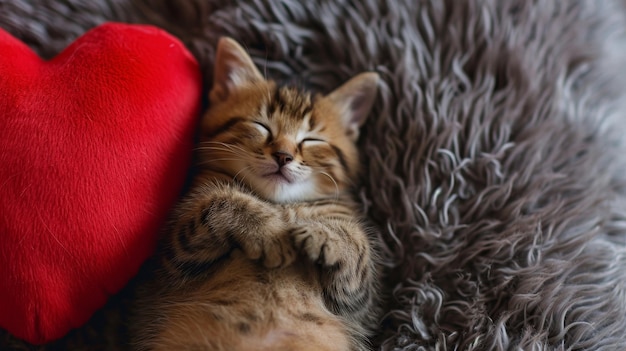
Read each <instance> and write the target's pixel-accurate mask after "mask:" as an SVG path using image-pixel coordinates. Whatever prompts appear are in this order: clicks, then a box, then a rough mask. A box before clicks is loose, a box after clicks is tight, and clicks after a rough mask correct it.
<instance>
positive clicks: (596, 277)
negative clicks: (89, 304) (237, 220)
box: [0, 0, 626, 350]
mask: <svg viewBox="0 0 626 351" xmlns="http://www.w3.org/2000/svg"><path fill="white" fill-rule="evenodd" d="M109 20H114V21H124V22H133V23H151V24H154V25H157V26H160V27H162V28H165V29H166V30H168V31H170V32H171V33H173V34H174V35H176V36H178V37H179V38H181V40H182V41H183V42H184V43H185V44H186V45H187V46H188V48H190V50H191V51H192V52H193V53H194V55H195V56H196V57H197V59H198V60H199V62H200V63H201V65H202V67H203V71H204V72H205V78H206V80H207V82H210V80H211V69H210V68H211V65H212V60H213V56H214V51H215V47H214V45H215V43H216V41H217V39H218V38H219V37H220V36H223V35H229V36H232V37H233V38H235V39H237V40H238V41H240V42H242V43H244V44H245V45H246V46H247V48H249V49H250V51H251V53H252V56H253V57H254V59H255V61H256V63H257V64H258V65H260V66H262V67H266V69H267V72H268V75H269V76H271V77H274V78H277V79H281V80H282V79H289V80H297V81H300V82H304V83H306V84H308V85H310V86H312V87H313V88H314V89H317V90H320V91H329V90H330V89H332V88H334V87H336V86H337V85H338V84H339V83H340V82H342V81H344V80H346V79H347V78H348V77H350V76H352V75H354V74H356V73H358V72H361V71H364V70H376V71H378V72H380V74H381V76H382V77H383V83H382V84H381V89H380V90H381V93H380V94H379V97H378V100H377V101H376V104H375V109H374V113H373V115H372V117H371V119H370V120H369V121H368V124H367V125H366V128H365V132H364V134H363V135H362V138H361V140H360V146H361V149H362V151H363V154H364V155H365V156H366V157H364V162H365V163H366V170H367V172H366V175H365V176H364V177H363V179H362V187H361V190H360V198H361V200H362V204H363V207H364V209H365V210H366V211H367V213H368V215H369V217H370V218H371V219H372V220H373V221H374V222H375V223H377V224H378V225H379V226H380V228H381V230H382V239H383V241H384V242H385V247H384V251H385V254H386V256H387V262H386V263H387V266H386V275H385V277H384V285H385V287H386V288H387V300H386V302H385V304H386V306H385V311H386V314H385V316H384V317H383V318H382V320H381V324H380V328H379V331H378V333H377V336H376V338H375V339H374V340H372V342H373V344H374V346H375V348H376V349H380V350H522V349H523V350H625V349H626V167H625V165H626V152H625V149H624V142H623V141H624V137H623V135H624V127H625V126H626V121H625V120H624V117H626V109H625V107H626V106H625V105H624V92H626V89H625V88H626V87H625V85H626V84H624V83H626V77H625V72H626V70H625V69H624V68H623V66H624V65H625V64H626V50H625V49H626V41H625V39H626V37H625V36H624V34H625V33H626V32H625V30H626V11H625V5H624V4H623V3H622V2H621V0H599V1H596V0H586V1H585V0H568V1H555V0H378V1H377V0H316V1H313V0H310V1H309V0H307V1H300V0H282V1H279V0H276V1H271V0H242V1H229V0H187V1H170V0H94V1H83V0H41V1H29V0H0V27H2V28H4V29H6V30H8V31H10V32H11V33H13V34H14V35H16V36H17V37H19V38H21V39H22V40H24V41H25V42H26V43H27V44H29V45H30V46H31V47H33V48H34V49H35V50H36V51H37V52H39V53H40V54H41V55H42V56H44V57H51V56H53V55H55V54H56V53H58V52H59V51H60V50H62V49H63V48H64V47H65V46H66V45H67V44H68V43H70V42H71V41H72V40H74V39H75V38H76V37H78V36H79V35H81V34H82V33H84V32H85V31H86V30H87V29H89V28H91V27H93V26H95V25H97V24H100V23H102V22H104V21H109ZM0 54H2V53H0ZM129 290H131V289H130V288H129V289H127V290H125V291H123V292H122V293H121V294H119V295H118V296H115V297H114V298H112V300H111V302H110V303H109V304H108V305H107V307H106V308H105V309H104V310H103V311H100V312H98V313H97V314H96V316H95V317H94V318H93V320H92V321H90V322H89V324H88V325H87V326H85V327H84V328H81V329H78V330H76V331H75V332H72V333H71V334H70V335H69V336H68V337H67V338H65V339H63V340H61V341H59V342H57V343H55V344H53V345H47V346H44V347H41V348H39V347H37V348H35V347H31V346H29V345H26V344H23V343H21V342H20V341H18V340H15V339H13V338H12V337H10V336H9V335H6V333H2V334H0V349H3V350H5V349H15V350H18V349H23V350H30V349H54V350H57V349H85V350H122V349H124V338H125V336H124V330H125V327H124V320H125V319H124V310H125V309H124V308H123V307H124V306H125V305H127V304H128V303H132V299H131V298H129V297H127V296H126V295H131V294H130V293H128V291H129ZM125 294H126V295H125ZM120 306H121V307H122V308H119V307H120ZM111 311H115V312H111Z"/></svg>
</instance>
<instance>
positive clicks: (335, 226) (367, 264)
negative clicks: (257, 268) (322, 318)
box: [292, 219, 378, 327]
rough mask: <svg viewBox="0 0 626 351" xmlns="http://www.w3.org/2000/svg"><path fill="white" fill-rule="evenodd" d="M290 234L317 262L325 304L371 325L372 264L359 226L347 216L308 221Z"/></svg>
mask: <svg viewBox="0 0 626 351" xmlns="http://www.w3.org/2000/svg"><path fill="white" fill-rule="evenodd" d="M292 235H293V238H294V245H295V247H296V248H297V249H298V250H299V251H300V252H302V253H303V254H304V255H305V256H306V257H308V259H309V260H311V261H312V262H314V263H317V264H319V265H320V266H321V283H322V288H323V290H324V298H325V300H326V304H327V306H328V307H329V308H330V309H331V310H332V311H333V312H334V313H336V314H338V315H340V316H342V317H344V318H346V319H347V320H352V321H355V322H357V324H358V325H361V326H363V325H366V326H368V327H370V326H372V324H373V323H375V322H376V321H375V320H373V319H372V316H373V315H376V314H375V313H372V311H373V309H375V307H374V305H375V302H376V299H377V291H378V288H377V286H376V267H375V266H374V258H373V252H372V249H371V246H370V242H369V239H368V236H367V234H366V232H365V231H364V230H363V228H362V226H361V225H360V224H359V223H357V222H355V221H352V220H347V219H336V220H328V221H324V222H322V221H311V222H305V223H301V225H299V226H297V227H295V228H294V229H292Z"/></svg>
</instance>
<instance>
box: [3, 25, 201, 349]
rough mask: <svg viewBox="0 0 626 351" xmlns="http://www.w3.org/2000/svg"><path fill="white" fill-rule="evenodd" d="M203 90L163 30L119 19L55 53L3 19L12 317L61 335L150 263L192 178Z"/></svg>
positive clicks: (7, 295)
mask: <svg viewBox="0 0 626 351" xmlns="http://www.w3.org/2000/svg"><path fill="white" fill-rule="evenodd" d="M200 92H201V77H200V72H199V68H198V65H197V63H196V61H195V60H194V59H193V57H192V56H191V55H190V54H189V52H188V51H186V50H185V48H184V47H183V45H182V44H181V43H180V42H179V41H178V40H176V39H175V38H173V37H172V36H170V35H169V34H167V33H165V32H164V31H162V30H159V29H157V28H154V27H150V26H140V25H125V24H117V23H109V24H105V25H102V26H100V27H97V28H95V29H93V30H91V31H89V32H88V33H86V34H85V35H84V36H82V37H81V38H79V39H78V40H76V41H75V42H74V43H73V44H72V45H70V46H69V47H68V48H67V49H65V50H64V51H63V52H62V53H61V54H59V55H58V56H57V57H55V58H54V59H52V60H50V61H43V60H42V59H40V58H39V57H38V56H37V55H36V54H34V53H33V52H32V51H31V50H30V49H29V48H28V47H27V46H25V45H24V44H23V43H21V42H20V41H18V40H16V39H15V38H13V37H12V36H10V35H9V34H8V33H6V32H5V31H2V30H0V327H2V328H4V329H7V330H8V331H9V332H11V333H12V334H14V335H15V336H17V337H19V338H23V339H25V340H27V341H29V342H32V343H44V342H48V341H51V340H54V339H57V338H60V337H62V336H63V335H64V334H66V333H67V332H68V331H69V330H70V329H72V328H75V327H78V326H80V325H82V324H83V323H85V322H86V321H87V320H88V319H89V317H90V316H91V315H92V314H93V313H94V312H95V311H96V310H97V309H98V308H100V307H101V306H103V305H104V303H105V302H106V300H107V298H108V296H109V295H111V294H113V293H115V292H117V291H118V290H120V289H121V288H122V287H123V285H124V284H125V283H127V281H128V280H129V279H130V278H131V277H132V276H133V275H135V274H136V273H137V271H138V268H139V266H140V265H141V264H142V263H143V261H144V260H145V259H146V258H147V257H148V256H149V255H150V253H151V252H152V250H153V249H154V247H155V240H156V237H157V233H158V228H159V226H160V225H162V223H163V220H164V218H166V216H167V212H168V210H169V208H170V207H171V206H172V204H173V202H174V201H175V200H176V197H177V196H178V195H179V192H180V190H181V187H182V185H183V183H184V179H185V176H186V172H187V170H188V166H189V164H190V160H191V153H192V147H193V146H192V142H193V130H194V127H195V123H196V117H197V115H198V112H199V108H200Z"/></svg>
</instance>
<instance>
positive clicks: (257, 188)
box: [248, 176, 329, 203]
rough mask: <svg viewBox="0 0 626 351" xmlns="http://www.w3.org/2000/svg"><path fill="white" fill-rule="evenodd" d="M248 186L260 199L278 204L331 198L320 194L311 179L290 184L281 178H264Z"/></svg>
mask: <svg viewBox="0 0 626 351" xmlns="http://www.w3.org/2000/svg"><path fill="white" fill-rule="evenodd" d="M277 177H278V176H277ZM248 186H250V188H251V189H252V190H253V191H254V192H255V193H257V194H258V195H259V196H260V197H262V198H264V199H266V200H269V201H272V202H276V203H292V202H302V201H312V200H319V199H323V198H327V197H329V196H328V195H327V194H323V193H320V192H319V191H318V186H317V185H316V184H315V181H314V180H313V179H310V178H309V179H307V180H305V181H300V182H296V183H289V182H287V181H286V180H282V179H280V178H279V179H272V178H269V179H268V178H263V179H262V180H257V181H253V182H251V183H250V184H248Z"/></svg>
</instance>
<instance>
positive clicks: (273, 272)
mask: <svg viewBox="0 0 626 351" xmlns="http://www.w3.org/2000/svg"><path fill="white" fill-rule="evenodd" d="M377 83H378V75H377V74H375V73H363V74H360V75H358V76H356V77H354V78H353V79H351V80H350V81H348V82H347V83H345V84H344V85H343V86H341V87H339V88H338V89H336V90H335V91H333V92H332V93H331V94H329V95H327V96H314V97H313V96H311V95H310V94H309V93H306V92H301V91H298V90H296V89H293V88H288V87H279V86H277V85H276V83H275V82H273V81H267V80H265V79H264V78H263V76H262V75H261V74H260V73H259V71H258V70H257V68H256V67H255V65H254V64H253V62H252V60H251V59H250V57H249V56H248V55H247V53H246V52H245V51H244V50H243V49H242V48H241V47H240V46H239V45H238V44H237V43H236V42H234V41H233V40H231V39H222V40H220V41H219V43H218V47H217V57H216V63H215V75H214V83H213V87H212V89H211V92H210V95H209V98H210V108H209V110H208V112H207V113H206V115H205V117H204V118H203V121H202V126H201V128H202V135H201V143H200V146H199V154H198V168H199V171H198V175H197V177H196V178H195V182H194V184H193V189H192V190H191V191H190V194H189V195H188V196H187V197H186V198H185V199H184V200H183V201H182V202H181V203H180V204H179V206H178V208H177V210H176V211H175V214H174V217H173V221H172V222H171V230H170V231H169V234H168V235H167V237H166V238H165V245H164V248H163V252H162V257H163V260H162V261H163V262H162V263H163V269H162V271H161V272H160V273H159V277H158V278H157V280H158V282H161V284H162V285H163V283H167V286H165V287H163V286H161V287H159V288H156V287H153V288H150V289H148V291H147V292H148V294H147V295H149V296H148V298H146V299H145V301H144V303H143V305H142V306H141V307H140V308H139V311H138V315H139V319H138V320H137V321H135V322H134V324H135V326H134V327H135V328H136V329H137V332H136V334H137V335H136V339H135V341H136V345H137V348H138V349H140V350H228V351H236V350H268V351H269V350H272V351H280V350H285V351H286V350H363V349H367V348H368V347H367V341H366V340H367V339H366V337H367V336H368V333H369V331H370V329H371V328H372V327H373V326H374V325H375V322H376V319H377V317H378V315H377V307H376V301H377V295H378V288H377V284H376V272H377V264H376V257H375V254H374V250H373V236H372V235H371V234H368V232H367V231H366V229H365V228H364V226H363V224H362V221H361V219H360V218H359V215H358V213H357V205H356V204H355V202H354V201H353V200H352V199H351V196H350V190H351V186H352V185H353V182H354V180H355V179H356V177H357V173H358V168H359V161H358V155H357V150H356V146H355V141H356V140H357V137H358V131H359V127H360V125H361V124H362V123H363V121H364V120H365V117H366V116H367V114H368V113H369V110H370V108H371V106H372V103H373V101H374V99H375V95H376V92H377ZM155 286H156V285H155Z"/></svg>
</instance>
